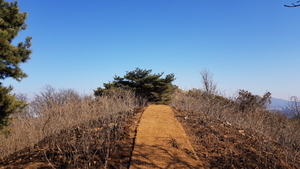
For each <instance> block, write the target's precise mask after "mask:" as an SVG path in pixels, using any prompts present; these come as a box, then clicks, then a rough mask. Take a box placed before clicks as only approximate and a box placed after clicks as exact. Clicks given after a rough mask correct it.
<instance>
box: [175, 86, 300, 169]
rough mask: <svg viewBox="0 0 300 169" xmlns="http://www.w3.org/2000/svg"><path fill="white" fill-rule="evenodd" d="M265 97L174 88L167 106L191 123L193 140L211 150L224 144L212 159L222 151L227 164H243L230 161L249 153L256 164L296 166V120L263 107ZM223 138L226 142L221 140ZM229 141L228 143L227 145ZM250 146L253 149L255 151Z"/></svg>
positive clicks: (299, 144)
mask: <svg viewBox="0 0 300 169" xmlns="http://www.w3.org/2000/svg"><path fill="white" fill-rule="evenodd" d="M269 97H270V95H269V93H266V95H265V96H264V97H262V98H259V97H257V96H254V95H252V94H251V93H249V92H246V91H240V93H239V95H238V96H237V97H235V98H232V99H226V98H224V97H221V96H216V95H210V94H207V93H206V92H203V91H201V90H190V91H181V90H178V91H176V93H175V94H174V96H173V100H172V103H171V106H172V107H173V108H175V109H176V110H178V111H179V112H181V114H184V116H185V119H186V120H185V122H186V123H187V124H188V125H190V126H192V128H191V130H193V132H194V133H193V135H194V136H195V138H196V141H195V142H198V143H199V144H202V146H203V145H206V144H207V146H212V150H211V151H213V152H215V151H216V150H218V149H220V147H222V146H224V149H226V151H225V152H223V154H221V152H219V153H217V154H218V156H220V157H218V160H216V161H222V160H221V156H224V155H225V154H226V155H225V156H224V159H225V157H226V159H230V160H231V161H230V160H227V161H226V160H225V161H224V163H227V164H228V163H232V165H229V166H230V167H229V168H235V167H237V168H239V167H245V166H243V165H242V163H241V162H237V163H233V161H234V160H237V161H239V160H238V159H248V160H249V159H250V158H251V153H252V156H253V162H255V163H257V164H258V163H261V164H258V165H257V166H260V167H264V168H278V167H279V168H297V167H299V166H300V158H299V151H300V130H299V128H300V122H299V120H292V119H288V118H286V117H285V116H284V115H282V114H280V113H271V112H269V111H267V109H266V104H267V103H268V99H269ZM230 132H235V135H234V136H232V138H229V136H228V135H229V134H230ZM210 134H211V136H210ZM226 135H227V136H226ZM237 135H238V136H239V138H240V140H239V139H238V140H237ZM240 136H241V137H240ZM241 140H242V141H244V143H243V142H241ZM226 141H227V142H228V144H223V143H224V142H226ZM207 142H210V143H207ZM221 143H222V144H221ZM229 143H232V146H231V147H230V146H229ZM208 144H210V145H208ZM254 145H255V146H254ZM213 146H214V147H213ZM239 146H240V147H243V148H238V147H239ZM251 146H254V148H255V149H256V150H255V153H254V150H253V151H252V149H253V147H252V148H250V147H251ZM225 147H226V148H225ZM233 149H235V150H236V151H233ZM241 150H242V151H241ZM246 150H247V151H246ZM250 152H251V153H250ZM249 153H250V154H249ZM237 154H239V155H237ZM198 155H199V154H198ZM199 156H201V155H199ZM241 161H243V160H241ZM244 165H246V164H244ZM224 167H226V166H224ZM227 167H228V166H227Z"/></svg>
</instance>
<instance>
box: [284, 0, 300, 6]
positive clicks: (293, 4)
mask: <svg viewBox="0 0 300 169" xmlns="http://www.w3.org/2000/svg"><path fill="white" fill-rule="evenodd" d="M299 2H300V1H297V3H299ZM284 6H285V7H299V6H300V4H294V3H292V5H284Z"/></svg>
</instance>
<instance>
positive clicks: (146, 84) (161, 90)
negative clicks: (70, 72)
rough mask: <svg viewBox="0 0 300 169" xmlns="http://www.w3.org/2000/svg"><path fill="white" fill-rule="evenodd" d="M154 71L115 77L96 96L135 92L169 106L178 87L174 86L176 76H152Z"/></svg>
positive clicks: (137, 70)
mask: <svg viewBox="0 0 300 169" xmlns="http://www.w3.org/2000/svg"><path fill="white" fill-rule="evenodd" d="M151 72H152V70H142V69H139V68H136V69H135V70H134V71H130V72H126V75H124V77H120V76H115V77H114V81H112V82H109V83H104V84H103V85H104V88H100V87H99V88H98V89H97V90H95V91H94V94H95V96H101V95H103V94H104V93H106V92H120V91H123V90H133V91H134V92H135V93H136V94H137V95H138V96H142V97H145V98H147V99H148V101H150V102H156V103H159V104H167V103H168V102H169V101H170V100H171V94H172V93H173V91H174V90H175V88H176V86H174V85H173V84H172V82H173V81H174V80H175V76H174V74H169V75H166V77H165V78H162V77H161V76H162V75H163V74H164V73H159V74H151Z"/></svg>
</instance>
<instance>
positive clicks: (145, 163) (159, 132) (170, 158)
mask: <svg viewBox="0 0 300 169" xmlns="http://www.w3.org/2000/svg"><path fill="white" fill-rule="evenodd" d="M143 168H147V169H149V168H168V169H171V168H191V169H199V168H203V167H202V163H201V162H200V161H199V160H198V157H197V156H196V153H195V151H194V149H193V148H192V146H191V144H190V142H189V141H188V137H187V135H186V133H185V131H184V130H183V128H182V126H181V125H180V123H179V122H178V121H177V119H176V118H175V117H174V112H173V111H172V109H171V108H170V107H169V106H165V105H150V106H149V107H148V108H147V109H146V110H145V112H144V113H143V115H142V117H141V120H140V123H139V126H138V129H137V136H136V140H135V145H134V150H133V153H132V157H131V164H130V169H143Z"/></svg>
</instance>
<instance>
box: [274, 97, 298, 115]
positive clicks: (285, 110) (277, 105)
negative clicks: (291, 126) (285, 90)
mask: <svg viewBox="0 0 300 169" xmlns="http://www.w3.org/2000/svg"><path fill="white" fill-rule="evenodd" d="M271 101H272V103H271V104H270V105H269V107H268V109H269V110H270V111H274V112H278V111H279V112H281V113H282V114H284V115H286V116H287V117H293V114H292V111H291V109H290V106H291V104H290V101H288V100H284V99H277V98H271Z"/></svg>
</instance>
